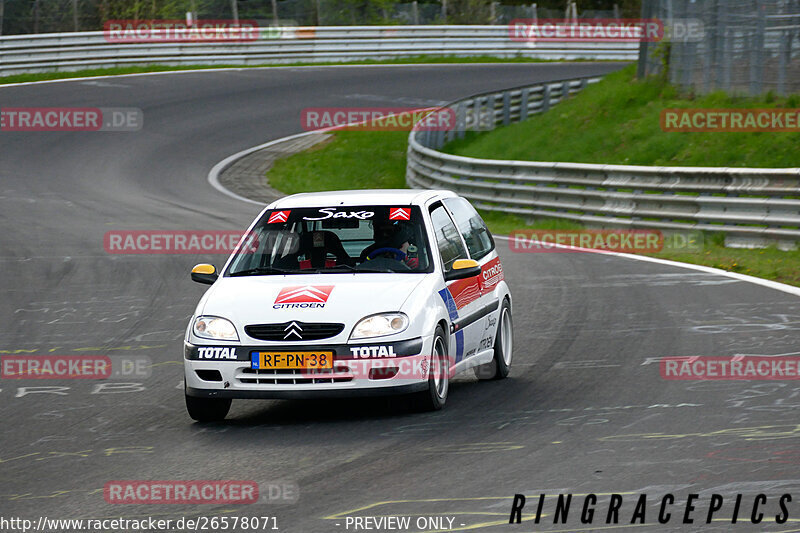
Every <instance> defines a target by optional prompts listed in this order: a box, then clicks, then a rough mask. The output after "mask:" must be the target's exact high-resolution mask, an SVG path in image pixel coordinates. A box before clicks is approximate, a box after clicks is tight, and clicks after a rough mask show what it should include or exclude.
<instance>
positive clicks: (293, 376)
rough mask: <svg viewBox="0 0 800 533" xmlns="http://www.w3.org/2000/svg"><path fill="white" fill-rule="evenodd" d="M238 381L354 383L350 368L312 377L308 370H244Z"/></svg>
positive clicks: (259, 383) (253, 382)
mask: <svg viewBox="0 0 800 533" xmlns="http://www.w3.org/2000/svg"><path fill="white" fill-rule="evenodd" d="M328 375H330V376H328ZM236 379H237V380H238V381H239V382H240V383H243V384H248V385H310V384H315V383H345V382H348V381H353V375H352V374H351V373H350V369H349V368H348V367H346V366H345V367H341V366H337V368H336V370H335V371H334V370H332V369H331V370H315V371H314V374H313V377H310V375H309V371H307V370H261V369H255V368H244V369H242V372H241V374H240V375H238V376H236Z"/></svg>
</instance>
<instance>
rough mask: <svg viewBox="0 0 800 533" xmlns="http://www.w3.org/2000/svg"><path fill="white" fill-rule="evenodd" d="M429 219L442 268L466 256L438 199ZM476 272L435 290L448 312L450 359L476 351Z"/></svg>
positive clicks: (478, 291)
mask: <svg viewBox="0 0 800 533" xmlns="http://www.w3.org/2000/svg"><path fill="white" fill-rule="evenodd" d="M430 215H431V222H432V223H433V229H434V234H435V239H436V245H437V247H438V249H439V255H440V257H441V259H442V268H443V272H444V273H447V272H449V271H450V270H451V269H452V266H453V263H454V262H455V261H456V260H458V259H469V254H468V252H467V249H466V245H465V244H464V240H463V238H462V237H461V234H460V233H459V231H458V229H457V228H456V225H455V223H454V222H453V219H452V218H451V217H450V214H449V213H448V211H447V210H446V209H445V207H444V205H443V204H442V203H441V202H436V203H435V204H433V205H432V206H431V208H430ZM479 280H480V276H474V277H471V278H467V279H460V280H454V281H448V282H447V283H446V287H445V288H444V289H442V290H441V291H439V295H440V296H441V297H442V299H443V300H444V302H445V305H446V306H447V308H448V310H449V313H450V322H451V327H450V335H451V338H450V355H451V356H452V357H453V358H454V362H455V363H458V362H459V361H461V360H463V359H465V358H467V357H471V356H472V355H474V354H475V353H477V347H478V343H479V342H480V338H481V333H482V329H481V328H482V324H481V321H480V317H478V316H477V315H476V313H477V312H478V310H479V308H480V306H481V304H480V302H479V300H480V295H481V285H480V281H479Z"/></svg>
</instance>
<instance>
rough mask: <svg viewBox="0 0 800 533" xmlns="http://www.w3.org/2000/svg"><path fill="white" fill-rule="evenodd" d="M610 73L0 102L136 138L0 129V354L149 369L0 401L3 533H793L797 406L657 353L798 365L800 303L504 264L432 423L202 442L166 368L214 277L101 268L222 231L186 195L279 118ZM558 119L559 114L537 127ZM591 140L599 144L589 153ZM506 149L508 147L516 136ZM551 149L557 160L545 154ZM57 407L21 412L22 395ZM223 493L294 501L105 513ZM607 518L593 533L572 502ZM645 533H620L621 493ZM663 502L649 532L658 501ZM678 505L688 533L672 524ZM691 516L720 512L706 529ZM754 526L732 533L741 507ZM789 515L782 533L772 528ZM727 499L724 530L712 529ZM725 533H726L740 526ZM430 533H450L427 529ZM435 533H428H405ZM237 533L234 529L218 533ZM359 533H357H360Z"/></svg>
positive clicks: (339, 71)
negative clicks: (423, 522)
mask: <svg viewBox="0 0 800 533" xmlns="http://www.w3.org/2000/svg"><path fill="white" fill-rule="evenodd" d="M616 68H619V67H618V66H617V65H613V64H594V65H593V64H577V63H569V64H561V65H559V64H531V65H524V64H516V65H459V66H450V65H447V66H402V67H370V68H364V67H359V68H327V67H319V68H286V69H264V70H242V71H229V72H214V71H206V72H202V73H182V74H175V75H157V76H133V77H121V78H114V79H103V80H92V81H71V82H65V83H54V84H45V85H30V86H20V87H0V106H2V107H9V106H10V107H33V106H47V107H60V106H91V107H126V106H129V107H137V108H140V109H142V110H143V112H144V117H145V124H144V128H143V129H142V130H141V131H139V132H136V133H110V132H108V133H102V132H99V133H79V132H73V133H54V132H49V133H20V132H0V221H2V222H1V224H2V231H0V266H2V272H3V275H2V276H0V287H1V288H2V295H3V296H2V304H0V319H1V321H0V324H2V327H0V350H2V351H0V356H8V355H13V354H14V353H18V354H38V355H47V354H63V355H74V354H92V355H118V354H119V355H130V356H147V357H149V358H150V359H151V360H152V362H153V363H154V365H153V368H152V370H153V371H152V376H151V377H149V378H147V379H141V380H138V381H137V380H131V381H126V380H122V381H120V380H108V381H100V382H96V381H87V380H83V381H81V380H71V381H53V380H24V381H20V380H13V379H3V380H0V420H1V421H2V433H0V435H2V437H0V439H1V441H0V516H2V517H24V518H32V519H38V518H39V517H41V516H46V517H48V518H51V519H52V518H89V517H109V518H111V517H120V516H121V517H129V518H141V517H147V516H154V517H160V518H171V519H177V518H180V517H183V516H186V517H198V516H206V517H211V516H228V517H235V516H238V517H241V516H274V517H276V520H277V525H278V528H279V530H280V531H284V532H309V533H312V532H340V531H342V532H344V531H354V529H353V527H352V526H350V527H349V528H348V527H347V526H348V523H349V522H348V521H347V517H350V518H351V519H352V517H356V516H358V517H367V516H370V517H377V516H399V515H403V516H411V517H412V524H413V525H412V527H411V528H410V529H408V531H419V530H420V529H417V528H416V527H415V526H416V524H415V522H413V521H414V520H416V519H417V518H418V517H420V516H441V517H449V518H452V519H453V523H452V526H451V527H452V528H453V529H456V530H479V531H515V532H527V531H532V530H552V531H596V530H601V529H602V528H610V529H612V530H613V529H623V528H624V529H639V530H647V531H730V530H735V531H791V530H798V529H799V528H800V524H798V520H800V468H798V465H800V447H798V438H800V423H799V422H800V420H799V419H800V417H798V414H797V412H798V405H800V394H799V393H800V384H798V382H792V381H754V382H683V381H665V380H663V379H662V378H661V377H660V374H659V368H658V364H656V363H654V362H653V361H654V358H658V357H664V356H695V355H696V356H712V355H713V356H727V355H735V354H762V355H776V354H786V353H791V352H796V351H797V350H798V344H799V343H798V341H800V301H799V300H798V299H797V297H795V296H792V295H790V294H785V293H782V292H779V291H776V290H772V289H768V288H764V287H759V286H756V285H752V284H748V283H744V282H740V281H736V280H732V279H728V278H725V277H721V276H716V275H712V274H706V273H700V272H695V271H691V270H686V269H682V268H676V267H671V266H666V265H659V264H652V263H643V262H638V261H632V260H628V259H623V258H619V257H612V256H602V255H596V254H584V253H550V254H518V253H513V252H511V251H510V250H509V248H508V244H507V243H506V242H504V241H499V247H500V250H501V255H502V259H503V264H504V267H505V273H506V279H507V280H508V281H509V284H510V285H511V288H512V291H513V296H514V319H515V341H516V351H515V360H514V366H513V369H512V372H511V376H510V378H509V379H508V380H506V381H503V382H491V383H484V382H481V383H478V382H477V381H476V380H475V379H474V378H471V377H462V378H459V379H458V380H457V381H456V382H455V383H454V384H453V386H452V387H451V393H450V398H449V399H448V402H447V406H446V408H445V409H444V410H443V411H441V412H437V413H431V414H416V413H412V412H410V411H409V410H408V409H407V406H405V405H404V403H403V402H402V401H392V402H389V401H384V400H368V401H366V400H338V401H304V402H290V401H272V402H271V401H235V402H234V405H233V408H232V410H231V413H230V415H229V417H228V420H226V421H225V422H224V423H219V424H211V425H200V424H195V423H193V422H192V421H191V420H190V419H189V417H188V416H187V414H186V412H185V409H184V405H183V391H182V372H183V371H182V366H181V355H182V354H181V349H182V341H181V339H182V336H183V331H184V329H185V327H186V324H187V321H188V319H189V317H190V316H191V314H192V311H193V309H194V307H195V305H196V303H197V301H198V299H199V298H200V296H201V295H202V293H203V290H204V289H203V287H202V286H200V285H197V284H194V283H192V282H191V281H190V280H189V269H190V268H191V267H192V266H193V265H194V264H195V263H198V262H204V261H207V260H211V261H212V262H215V263H217V264H218V265H219V264H220V263H222V262H223V260H224V256H213V257H207V256H193V255H138V256H137V255H110V254H107V253H106V252H105V251H104V248H103V235H104V234H105V232H107V231H109V230H129V229H141V230H146V229H153V230H162V229H173V230H241V229H243V228H244V227H245V226H246V225H247V223H249V222H250V220H251V219H252V217H253V216H255V214H256V213H257V212H258V210H259V208H258V206H255V205H251V204H244V203H239V202H237V201H235V200H233V199H232V198H229V197H227V196H224V195H222V194H220V193H219V192H218V191H216V190H214V189H213V188H212V187H211V186H210V185H208V183H207V181H206V176H207V173H208V171H209V170H210V168H211V167H212V166H213V165H214V164H215V163H217V162H218V161H220V160H221V159H223V158H225V157H227V156H228V155H230V154H232V153H234V152H237V151H239V150H243V149H245V148H248V147H250V146H254V145H257V144H261V143H263V142H266V141H268V140H271V139H275V138H278V137H282V136H285V135H289V134H292V133H296V132H299V131H301V127H300V110H301V109H302V108H304V107H323V106H350V105H352V106H402V105H409V106H418V105H429V104H436V103H440V102H442V101H447V100H452V99H455V98H458V97H461V96H465V95H469V94H473V93H476V92H481V91H486V90H490V89H494V88H502V87H509V86H516V85H521V84H523V83H529V82H535V81H544V80H550V79H560V78H564V77H569V76H574V75H581V74H589V73H605V72H609V71H611V70H614V69H616ZM553 113H554V117H556V116H557V110H556V111H554V112H553ZM609 134H610V135H613V132H609ZM520 142H525V140H524V139H520ZM565 142H568V139H565ZM43 386H46V387H56V388H54V389H48V392H44V390H43V389H34V388H31V387H43ZM158 479H196V480H202V479H244V480H254V481H257V482H259V483H262V487H267V486H268V485H267V484H268V483H270V482H287V483H293V484H296V485H297V487H299V494H300V497H299V500H298V501H297V502H296V503H289V504H274V503H259V504H254V505H246V506H235V505H201V506H198V505H194V506H192V505H113V504H107V503H106V502H105V501H104V498H103V493H102V489H103V486H104V484H105V483H107V482H109V481H112V480H158ZM559 492H564V493H574V494H576V496H575V497H574V500H575V501H574V502H573V508H572V509H571V512H570V514H569V519H568V521H567V524H565V525H563V524H556V525H554V524H553V523H552V515H553V511H554V508H555V504H554V501H553V499H552V496H551V497H550V499H548V500H547V503H546V505H545V509H544V512H545V513H546V514H547V516H546V517H544V518H543V519H542V523H541V524H538V525H537V524H533V523H532V522H528V523H523V524H521V525H513V526H510V525H507V524H506V522H507V521H508V515H509V511H510V509H511V502H512V497H513V495H514V494H515V493H524V494H526V495H528V504H527V506H526V508H525V509H524V511H523V517H524V518H525V519H526V520H527V519H531V518H532V517H533V515H534V514H535V509H536V503H537V502H536V499H537V498H538V494H540V493H547V494H548V495H553V494H557V493H559ZM589 492H594V493H598V494H608V493H623V494H624V495H625V496H624V497H625V501H624V504H623V507H622V510H621V512H620V524H619V525H616V526H615V525H613V524H612V525H606V524H605V518H606V517H605V514H606V509H607V507H608V505H607V503H608V496H601V497H600V502H599V503H598V505H597V513H596V516H595V519H594V522H593V523H592V524H586V525H584V524H581V522H580V506H581V505H582V503H583V497H582V496H577V494H585V493H589ZM639 493H645V494H647V497H648V505H647V507H646V511H647V514H646V524H645V525H639V524H633V525H630V520H631V516H632V513H633V509H634V505H635V503H636V500H635V498H636V496H637V495H638V494H639ZM667 493H673V494H675V496H676V500H677V503H676V505H674V506H673V507H672V511H673V514H674V515H675V516H673V517H672V520H671V521H670V523H668V524H667V525H659V524H658V522H657V514H658V508H659V504H660V499H661V497H662V496H663V495H665V494H667ZM691 493H698V494H700V498H699V499H698V500H697V503H696V505H697V511H696V512H695V514H694V515H693V516H694V519H695V523H694V524H691V525H688V524H687V525H684V524H681V520H682V514H683V510H684V508H685V505H684V504H682V503H681V501H685V499H686V497H687V496H688V495H689V494H691ZM711 493H719V494H721V495H722V496H724V498H725V503H724V507H723V510H722V511H720V512H719V513H718V514H717V518H719V519H721V520H722V521H720V522H712V523H711V524H705V517H706V514H705V510H706V509H707V507H708V502H709V499H710V494H711ZM759 493H764V494H765V495H766V496H767V498H768V503H767V504H766V505H765V506H763V511H764V512H765V514H766V517H765V522H764V523H763V524H761V525H759V526H753V525H749V524H748V523H747V522H748V518H749V514H750V510H751V508H752V501H753V498H754V497H755V495H756V494H759ZM784 493H792V494H793V496H794V500H793V502H791V503H789V504H788V507H789V511H790V517H791V519H792V520H791V521H790V522H788V523H786V524H784V525H782V526H779V525H776V524H775V523H774V515H775V514H777V513H778V506H777V499H778V497H779V496H780V495H781V494H784ZM736 494H744V498H743V501H742V507H741V511H740V521H739V523H738V524H736V525H731V524H730V523H729V521H728V522H726V520H729V518H730V516H731V514H732V509H733V503H734V502H733V500H734V498H735V496H736ZM743 522H744V523H743ZM445 524H447V522H445ZM425 529H426V530H435V529H436V528H435V527H434V528H425ZM238 530H242V529H241V528H239V529H238ZM362 531H363V530H362Z"/></svg>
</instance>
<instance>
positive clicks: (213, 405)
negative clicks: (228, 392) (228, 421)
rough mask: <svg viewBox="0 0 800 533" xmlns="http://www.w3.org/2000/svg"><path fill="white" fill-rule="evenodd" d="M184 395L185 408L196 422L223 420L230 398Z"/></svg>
mask: <svg viewBox="0 0 800 533" xmlns="http://www.w3.org/2000/svg"><path fill="white" fill-rule="evenodd" d="M185 396H186V410H187V411H188V412H189V416H190V417H192V419H193V420H197V421H198V422H219V421H220V420H225V417H226V416H227V415H228V411H229V410H230V408H231V399H230V398H198V397H196V396H189V395H188V394H185Z"/></svg>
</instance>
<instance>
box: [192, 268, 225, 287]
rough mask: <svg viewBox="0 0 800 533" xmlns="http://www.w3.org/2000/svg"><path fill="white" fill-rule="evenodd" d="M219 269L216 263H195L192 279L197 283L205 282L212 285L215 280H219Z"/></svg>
mask: <svg viewBox="0 0 800 533" xmlns="http://www.w3.org/2000/svg"><path fill="white" fill-rule="evenodd" d="M218 277H219V275H217V269H216V268H215V267H214V265H208V264H205V263H201V264H199V265H195V267H194V268H193V269H192V281H196V282H197V283H204V284H206V285H211V284H213V283H214V282H215V281H217V278H218Z"/></svg>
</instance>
